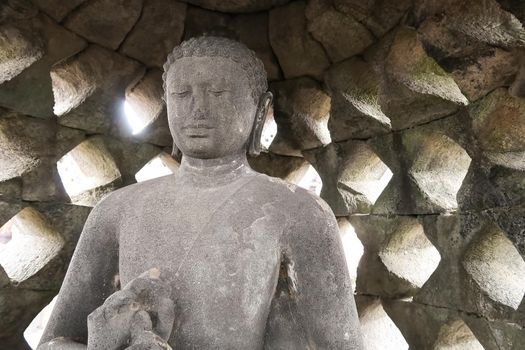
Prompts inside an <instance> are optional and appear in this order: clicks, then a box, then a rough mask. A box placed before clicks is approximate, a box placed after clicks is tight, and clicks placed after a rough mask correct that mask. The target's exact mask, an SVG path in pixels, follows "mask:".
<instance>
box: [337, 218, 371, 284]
mask: <svg viewBox="0 0 525 350" xmlns="http://www.w3.org/2000/svg"><path fill="white" fill-rule="evenodd" d="M337 224H338V225H339V234H340V237H341V242H342V243H343V249H344V251H345V258H346V264H347V266H348V272H349V273H350V278H351V279H352V289H353V291H354V292H355V287H356V282H357V268H358V266H359V261H360V260H361V257H362V256H363V252H364V247H363V244H362V243H361V241H360V240H359V238H358V237H357V234H356V233H355V229H354V227H353V226H352V225H351V224H350V222H348V219H346V218H338V219H337Z"/></svg>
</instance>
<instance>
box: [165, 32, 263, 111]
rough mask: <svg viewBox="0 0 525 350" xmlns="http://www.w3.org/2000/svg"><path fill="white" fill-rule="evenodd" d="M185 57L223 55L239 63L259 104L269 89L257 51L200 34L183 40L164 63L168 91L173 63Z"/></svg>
mask: <svg viewBox="0 0 525 350" xmlns="http://www.w3.org/2000/svg"><path fill="white" fill-rule="evenodd" d="M183 57H222V58H227V59H230V60H232V61H233V62H235V63H237V64H239V65H240V66H241V68H242V70H243V71H244V72H245V73H246V77H247V78H248V82H249V84H250V90H251V94H252V97H253V100H254V101H255V103H256V104H257V103H258V102H259V98H260V97H261V95H262V94H263V93H264V92H266V90H267V89H268V82H267V81H266V71H265V69H264V65H263V63H262V62H261V60H260V59H259V58H257V56H255V53H254V52H253V51H252V50H250V49H248V48H247V47H246V46H245V45H244V44H242V43H240V42H238V41H235V40H231V39H228V38H223V37H218V36H200V37H197V38H191V39H189V40H186V41H183V42H182V43H181V44H180V45H178V46H176V47H175V48H174V49H173V51H172V52H171V53H170V54H169V55H168V59H167V60H166V63H164V66H163V68H164V73H163V74H162V82H163V87H164V92H166V91H167V90H166V79H167V75H168V71H169V69H170V67H171V66H172V64H173V63H175V62H176V61H177V60H178V59H180V58H183Z"/></svg>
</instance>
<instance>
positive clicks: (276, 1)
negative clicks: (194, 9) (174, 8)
mask: <svg viewBox="0 0 525 350" xmlns="http://www.w3.org/2000/svg"><path fill="white" fill-rule="evenodd" d="M182 1H184V2H187V3H190V4H192V5H196V6H199V7H203V8H206V9H209V10H213V11H219V12H233V13H237V12H258V11H263V10H268V9H270V8H272V7H274V6H279V5H283V4H285V3H287V2H289V1H290V0H262V1H261V0H234V1H220V0H182Z"/></svg>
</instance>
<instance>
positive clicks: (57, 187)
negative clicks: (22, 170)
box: [21, 156, 68, 203]
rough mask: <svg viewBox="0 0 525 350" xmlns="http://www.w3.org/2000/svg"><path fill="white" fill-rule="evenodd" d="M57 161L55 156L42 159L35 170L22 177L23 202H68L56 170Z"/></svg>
mask: <svg viewBox="0 0 525 350" xmlns="http://www.w3.org/2000/svg"><path fill="white" fill-rule="evenodd" d="M56 159H57V157H54V156H53V157H45V158H41V160H40V162H39V164H38V165H37V166H36V167H35V168H34V169H32V170H31V171H29V172H27V173H26V174H24V175H22V194H21V198H22V199H23V200H25V201H57V202H62V203H65V202H68V197H67V194H66V192H65V190H64V187H63V186H62V182H61V181H60V177H59V175H58V171H57V168H56V164H55V162H56Z"/></svg>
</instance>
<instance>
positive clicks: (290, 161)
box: [248, 153, 309, 184]
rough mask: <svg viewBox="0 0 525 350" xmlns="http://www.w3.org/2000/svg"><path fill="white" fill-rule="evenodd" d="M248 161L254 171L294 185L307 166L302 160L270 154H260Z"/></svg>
mask: <svg viewBox="0 0 525 350" xmlns="http://www.w3.org/2000/svg"><path fill="white" fill-rule="evenodd" d="M248 161H249V162H250V166H251V167H252V168H253V169H254V170H255V171H258V172H260V173H263V174H266V175H268V176H273V177H278V178H281V179H283V180H286V181H288V182H291V183H294V184H297V183H298V182H299V181H300V180H301V178H302V177H303V176H304V174H305V173H306V171H307V170H308V166H309V163H308V162H307V161H306V160H304V158H299V157H286V156H281V155H277V154H272V153H261V154H260V155H259V156H257V157H251V158H249V159H248Z"/></svg>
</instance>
